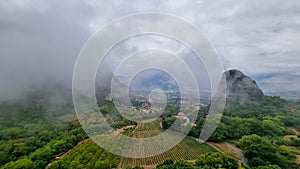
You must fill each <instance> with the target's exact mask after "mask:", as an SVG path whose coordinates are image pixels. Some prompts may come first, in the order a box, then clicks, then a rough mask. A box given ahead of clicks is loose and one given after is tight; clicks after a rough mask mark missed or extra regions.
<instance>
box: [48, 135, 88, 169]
mask: <svg viewBox="0 0 300 169" xmlns="http://www.w3.org/2000/svg"><path fill="white" fill-rule="evenodd" d="M86 140H88V139H85V140H82V141H80V142H79V143H78V144H77V145H76V146H75V147H73V148H72V149H70V150H68V151H67V152H65V153H63V154H60V155H57V156H56V157H55V158H54V159H53V160H52V161H51V162H50V163H49V164H48V165H47V167H46V169H47V168H49V167H50V166H51V165H52V164H53V163H54V162H56V161H58V160H60V159H62V158H63V157H64V156H66V155H68V154H69V153H70V152H71V151H72V150H74V149H75V148H77V147H78V146H80V145H81V144H83V143H84V142H85V141H86Z"/></svg>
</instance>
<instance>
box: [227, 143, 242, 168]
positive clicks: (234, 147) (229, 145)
mask: <svg viewBox="0 0 300 169" xmlns="http://www.w3.org/2000/svg"><path fill="white" fill-rule="evenodd" d="M224 143H225V144H226V145H227V146H228V147H230V148H231V149H233V150H234V151H235V152H237V153H238V154H239V155H240V156H241V158H242V164H246V163H247V162H248V160H247V158H245V156H244V154H243V150H241V149H239V148H238V147H236V146H235V145H233V144H230V143H228V142H226V141H225V142H224Z"/></svg>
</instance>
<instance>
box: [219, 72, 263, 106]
mask: <svg viewBox="0 0 300 169" xmlns="http://www.w3.org/2000/svg"><path fill="white" fill-rule="evenodd" d="M225 76H226V84H227V89H226V101H227V102H242V103H258V104H260V103H262V102H263V101H264V93H263V92H262V90H261V89H260V88H259V87H258V86H257V84H256V82H255V81H254V80H252V79H251V78H250V77H248V76H246V75H244V74H243V73H242V72H241V71H239V70H235V69H233V70H229V71H227V72H225Z"/></svg>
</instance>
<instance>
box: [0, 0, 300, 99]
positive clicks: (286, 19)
mask: <svg viewBox="0 0 300 169" xmlns="http://www.w3.org/2000/svg"><path fill="white" fill-rule="evenodd" d="M299 4H300V3H299V2H298V1H292V0H291V1H285V2H282V1H264V2H257V3H256V2H252V1H251V0H249V1H241V2H237V1H231V0H227V1H224V2H223V1H222V2H211V1H209V0H207V1H206V0H199V1H190V2H185V1H175V0H174V1H171V0H170V1H164V2H161V1H151V2H147V1H139V0H136V1H132V2H124V1H121V0H116V1H112V2H111V1H109V2H108V1H94V0H91V1H70V0H69V1H68V0H67V1H58V0H54V1H47V0H46V1H38V0H23V1H18V0H3V1H1V2H0V100H7V99H11V98H18V97H19V96H20V95H22V94H24V92H26V91H30V90H32V89H33V90H34V89H40V88H44V87H45V86H47V85H49V86H51V85H61V86H64V87H66V88H67V89H70V88H71V82H72V73H73V69H74V65H75V62H76V58H77V56H78V54H79V52H80V50H81V48H82V46H83V45H84V44H85V42H86V41H87V40H88V38H89V37H90V36H91V35H92V34H93V33H94V32H95V31H96V30H98V29H99V28H101V27H102V26H103V25H105V24H107V23H109V22H110V21H112V20H113V19H117V18H119V17H122V16H125V15H129V14H134V13H137V12H165V13H170V14H173V15H176V16H179V17H182V18H184V19H186V20H187V21H189V22H191V23H193V24H195V25H196V26H198V27H199V29H201V31H203V32H204V33H205V34H206V35H207V37H208V38H209V39H210V40H211V41H212V43H213V44H214V45H215V46H216V49H217V50H218V52H219V54H220V56H221V59H222V62H223V65H224V67H225V69H230V68H238V69H241V70H242V71H243V72H244V73H246V74H247V75H249V76H251V77H253V78H254V79H255V80H256V81H257V82H258V84H260V85H261V86H262V88H263V90H264V91H278V90H281V91H287V90H293V91H299V85H298V84H299V83H298V82H300V78H299V70H300V65H299V63H300V62H299V56H300V55H299V54H300V51H299V44H300V38H299V37H300V36H299V34H300V27H299V20H300V14H299V12H298V10H299ZM129 42H132V41H129ZM129 42H128V43H129ZM138 45H141V43H140V42H139V41H137V42H133V44H132V46H134V47H135V48H136V49H139V46H138ZM143 45H144V46H147V44H142V46H143ZM171 46H172V45H171ZM122 50H124V49H122ZM120 53H122V51H121V50H119V51H115V56H117V57H118V56H119V54H120ZM278 63H281V64H278ZM200 74H201V73H200ZM274 79H275V80H277V81H278V83H276V85H274V82H273V80H274Z"/></svg>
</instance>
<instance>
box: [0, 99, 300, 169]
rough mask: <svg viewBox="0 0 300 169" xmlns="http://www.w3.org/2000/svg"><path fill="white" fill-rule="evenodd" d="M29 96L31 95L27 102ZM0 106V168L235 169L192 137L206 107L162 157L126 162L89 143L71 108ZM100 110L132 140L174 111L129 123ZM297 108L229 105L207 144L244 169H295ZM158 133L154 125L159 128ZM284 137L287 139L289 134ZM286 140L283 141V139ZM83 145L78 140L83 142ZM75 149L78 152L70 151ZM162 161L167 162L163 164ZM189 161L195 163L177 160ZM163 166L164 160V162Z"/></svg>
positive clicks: (272, 102) (107, 105)
mask: <svg viewBox="0 0 300 169" xmlns="http://www.w3.org/2000/svg"><path fill="white" fill-rule="evenodd" d="M32 97H36V96H32ZM32 100H33V101H30V102H3V103H0V168H1V169H2V168H3V169H9V168H20V169H21V168H23V169H26V168H28V169H39V168H45V167H46V166H48V165H49V164H50V165H49V166H48V168H50V169H51V168H53V169H55V168H117V167H119V166H120V167H124V168H131V167H128V166H136V167H135V168H136V169H138V168H141V167H139V166H153V167H155V165H156V164H159V163H161V164H160V165H158V166H157V167H156V168H161V169H167V168H168V169H173V168H187V169H188V168H238V167H239V166H238V165H237V161H236V160H235V159H234V158H232V157H229V156H227V155H225V154H223V153H215V152H214V151H215V150H214V149H213V148H212V147H210V146H209V145H207V144H200V143H198V142H197V141H196V140H195V139H194V138H192V137H198V136H199V134H200V131H201V128H202V125H203V124H204V122H205V116H206V111H207V110H206V109H205V108H201V110H200V111H199V116H198V118H197V120H196V124H197V126H193V127H192V129H191V131H190V132H189V136H192V137H187V138H185V139H184V140H183V141H182V142H181V143H180V144H178V145H177V146H175V147H174V148H172V149H170V150H169V151H167V152H165V153H163V154H160V155H157V156H153V157H148V158H136V159H133V158H125V157H119V156H116V155H113V154H111V153H109V152H107V151H105V150H103V149H101V148H100V147H99V146H97V145H96V144H95V143H93V142H92V141H91V140H90V139H87V136H86V134H85V133H84V131H83V130H82V128H81V126H80V124H79V123H78V121H77V120H76V116H75V113H74V112H73V110H72V109H73V107H72V106H71V104H63V105H60V106H56V107H55V108H53V107H52V108H49V105H47V104H48V103H47V102H43V100H41V99H32ZM98 104H99V108H100V110H101V112H102V113H103V114H104V117H105V118H106V120H107V121H108V122H109V123H110V124H111V125H112V126H113V127H114V128H121V127H124V126H130V125H133V126H136V127H133V128H128V129H126V130H124V134H125V135H128V136H132V137H137V138H140V137H142V138H146V137H151V136H154V135H157V134H160V133H161V132H163V131H164V130H165V129H168V128H170V126H171V125H172V124H173V123H174V121H175V120H176V117H175V115H176V114H177V113H178V111H179V109H178V105H174V104H173V105H167V107H166V110H165V111H164V112H163V114H162V115H161V119H160V120H158V121H154V122H151V123H144V124H143V123H139V124H136V123H135V122H132V121H130V120H127V119H125V118H124V117H122V116H121V115H120V114H119V113H118V112H117V110H116V109H115V108H114V105H113V102H112V101H107V100H99V101H98ZM299 124H300V106H299V104H298V103H296V102H292V101H286V100H283V99H281V98H279V97H266V98H265V102H264V104H262V105H259V104H241V103H229V104H227V105H226V109H225V111H224V116H223V117H222V120H221V122H220V123H219V125H218V127H217V129H216V131H215V132H214V134H213V135H212V136H211V138H210V139H209V140H210V141H213V142H223V141H226V140H227V141H230V142H232V143H234V144H236V145H237V146H238V147H239V148H241V149H243V154H244V156H245V157H246V158H247V159H248V163H247V165H246V166H244V167H240V168H246V169H280V168H283V169H285V168H290V169H293V168H297V167H298V165H297V164H296V155H297V156H299V155H300V139H299V132H298V131H300V125H299ZM160 125H161V126H162V127H161V126H160ZM290 135H291V136H290ZM284 136H285V139H283V137H284ZM83 140H84V141H83ZM76 145H77V146H76ZM168 159H169V160H168ZM195 159H197V160H196V162H195V164H193V163H189V162H187V161H183V160H195ZM164 161H165V162H164Z"/></svg>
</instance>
